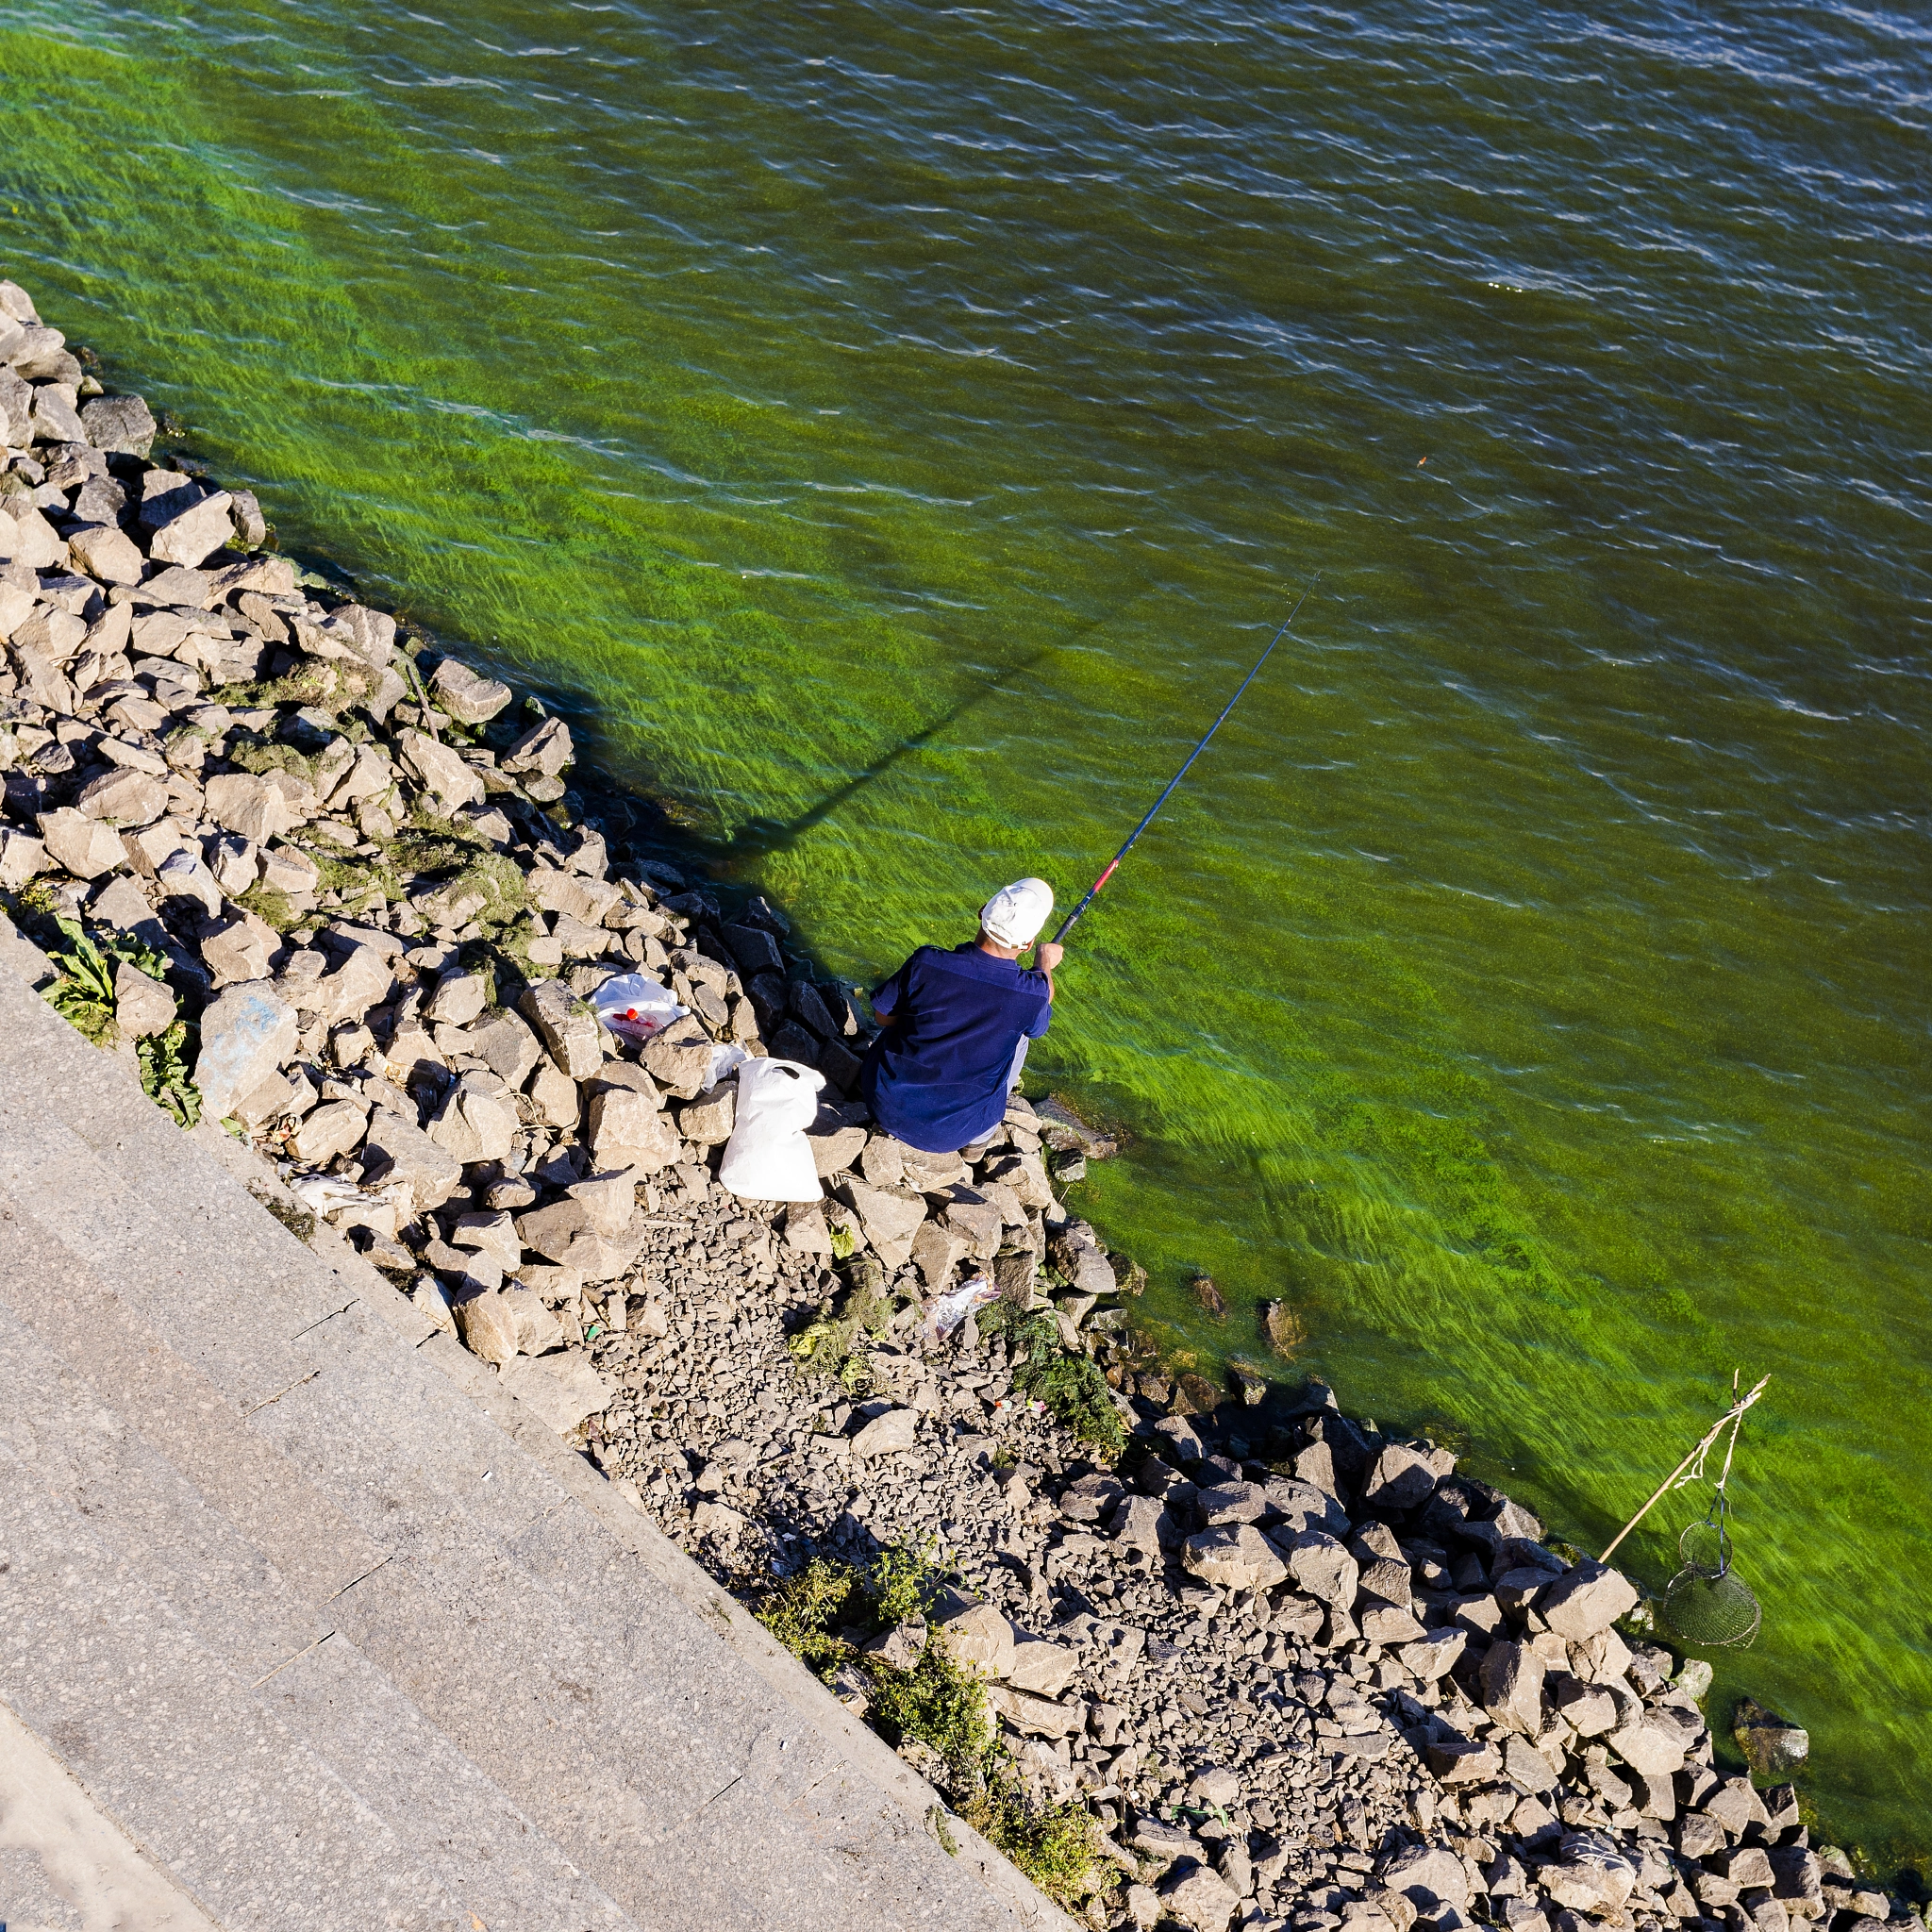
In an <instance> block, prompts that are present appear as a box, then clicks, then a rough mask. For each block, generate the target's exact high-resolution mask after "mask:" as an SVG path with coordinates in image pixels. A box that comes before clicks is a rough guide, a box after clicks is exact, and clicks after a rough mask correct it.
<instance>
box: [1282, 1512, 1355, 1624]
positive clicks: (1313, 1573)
mask: <svg viewBox="0 0 1932 1932" xmlns="http://www.w3.org/2000/svg"><path fill="white" fill-rule="evenodd" d="M1281 1541H1283V1539H1281V1538H1279V1537H1277V1538H1276V1543H1277V1546H1278V1545H1279V1544H1280V1543H1281ZM1287 1555H1288V1567H1289V1572H1290V1574H1291V1575H1292V1576H1293V1577H1294V1580H1295V1587H1296V1588H1297V1589H1298V1590H1301V1591H1306V1592H1307V1594H1308V1595H1309V1596H1312V1597H1319V1598H1320V1599H1321V1600H1322V1601H1323V1602H1324V1604H1329V1605H1332V1606H1333V1607H1335V1608H1336V1609H1338V1610H1347V1609H1349V1608H1350V1607H1352V1606H1353V1605H1354V1603H1355V1597H1356V1588H1357V1581H1358V1579H1359V1577H1360V1574H1361V1572H1360V1568H1359V1566H1358V1565H1357V1562H1356V1559H1355V1558H1354V1557H1351V1556H1350V1555H1349V1553H1348V1551H1347V1549H1346V1548H1345V1547H1344V1546H1343V1545H1342V1544H1341V1543H1340V1542H1338V1541H1336V1540H1335V1539H1334V1538H1333V1537H1332V1536H1330V1535H1329V1534H1328V1532H1327V1531H1326V1530H1323V1529H1305V1530H1303V1531H1302V1533H1301V1534H1300V1535H1299V1536H1297V1537H1295V1538H1294V1539H1293V1540H1292V1541H1290V1542H1289V1543H1288V1549H1287Z"/></svg>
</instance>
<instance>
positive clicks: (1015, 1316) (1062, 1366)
mask: <svg viewBox="0 0 1932 1932" xmlns="http://www.w3.org/2000/svg"><path fill="white" fill-rule="evenodd" d="M977 1318H978V1323H979V1330H980V1333H981V1334H982V1335H986V1334H999V1333H1001V1332H1002V1331H1004V1332H1005V1334H1006V1337H1007V1346H1008V1350H1009V1351H1010V1353H1011V1356H1012V1359H1013V1361H1014V1368H1013V1387H1014V1388H1015V1389H1017V1390H1018V1391H1020V1392H1021V1394H1023V1395H1026V1396H1030V1397H1031V1398H1032V1399H1033V1400H1034V1401H1036V1402H1043V1403H1045V1404H1046V1406H1047V1407H1048V1408H1049V1409H1051V1410H1052V1411H1053V1413H1054V1415H1055V1416H1056V1417H1057V1418H1058V1421H1059V1422H1060V1423H1061V1424H1062V1425H1063V1426H1064V1427H1065V1428H1066V1429H1068V1430H1069V1431H1070V1432H1071V1433H1072V1435H1073V1436H1074V1439H1075V1440H1076V1441H1082V1442H1090V1443H1091V1444H1092V1445H1093V1446H1094V1447H1095V1448H1096V1449H1099V1450H1100V1451H1102V1452H1103V1453H1104V1454H1105V1455H1107V1456H1109V1457H1115V1456H1118V1455H1120V1453H1121V1451H1122V1450H1123V1449H1124V1448H1125V1447H1126V1443H1127V1436H1126V1430H1125V1428H1124V1426H1123V1425H1122V1423H1121V1418H1120V1411H1119V1410H1118V1409H1116V1408H1115V1407H1114V1406H1113V1393H1112V1391H1110V1390H1109V1389H1108V1386H1107V1377H1106V1376H1105V1375H1103V1374H1101V1373H1100V1370H1099V1368H1098V1367H1097V1366H1096V1365H1095V1364H1094V1363H1093V1362H1092V1361H1091V1360H1090V1359H1089V1358H1088V1357H1086V1356H1084V1355H1080V1354H1078V1353H1076V1352H1075V1351H1074V1350H1073V1349H1071V1348H1069V1347H1068V1346H1067V1345H1066V1344H1065V1343H1064V1342H1063V1341H1061V1340H1060V1331H1059V1323H1058V1319H1057V1318H1056V1317H1055V1315H1054V1313H1053V1310H1052V1309H1050V1308H1041V1309H1039V1310H1037V1311H1036V1312H1035V1313H1033V1314H1030V1315H1029V1314H1026V1313H1024V1312H1023V1311H1022V1310H1021V1309H1019V1308H1017V1307H1014V1306H1013V1304H1012V1303H1011V1302H1008V1301H995V1302H992V1303H991V1304H990V1305H989V1306H988V1307H985V1308H982V1309H980V1310H978V1311H977ZM1022 1357H1024V1359H1022Z"/></svg>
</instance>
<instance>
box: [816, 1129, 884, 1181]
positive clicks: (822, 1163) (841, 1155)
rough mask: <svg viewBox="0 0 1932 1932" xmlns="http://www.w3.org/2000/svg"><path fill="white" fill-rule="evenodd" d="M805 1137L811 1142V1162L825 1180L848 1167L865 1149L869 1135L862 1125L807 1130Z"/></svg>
mask: <svg viewBox="0 0 1932 1932" xmlns="http://www.w3.org/2000/svg"><path fill="white" fill-rule="evenodd" d="M805 1138H806V1139H807V1141H809V1142H810V1143H811V1158H812V1164H813V1165H814V1166H815V1167H816V1168H817V1169H818V1171H819V1178H820V1179H821V1180H826V1179H829V1178H830V1177H831V1176H832V1175H833V1174H841V1173H842V1172H843V1171H844V1170H845V1169H846V1168H848V1167H850V1166H851V1165H852V1163H853V1162H854V1161H855V1160H857V1159H858V1157H859V1155H860V1154H862V1153H863V1152H864V1151H865V1143H866V1141H868V1140H869V1139H870V1138H871V1136H870V1135H868V1134H867V1132H866V1130H865V1129H864V1128H863V1127H833V1128H830V1129H829V1130H825V1131H818V1130H808V1132H807V1134H806V1137H805Z"/></svg>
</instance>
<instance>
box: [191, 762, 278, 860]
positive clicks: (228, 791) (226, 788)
mask: <svg viewBox="0 0 1932 1932" xmlns="http://www.w3.org/2000/svg"><path fill="white" fill-rule="evenodd" d="M204 790H205V792H206V796H207V800H208V817H209V818H211V819H212V820H214V822H215V824H218V825H220V826H221V827H222V829H223V830H224V831H228V832H237V833H240V834H241V836H242V838H244V839H252V840H254V841H255V842H256V843H257V844H258V845H266V844H267V843H268V841H270V840H271V839H279V838H282V837H284V836H285V835H286V834H288V833H290V832H292V831H293V830H294V829H295V814H294V812H293V811H292V810H291V808H290V806H289V800H288V798H287V796H286V794H285V793H284V792H283V791H282V790H281V788H280V787H279V786H275V785H271V784H270V783H269V781H268V780H267V779H266V778H264V777H261V776H259V775H258V774H256V773H254V772H224V773H221V774H218V775H217V776H215V777H212V778H210V779H209V780H208V784H207V786H206V787H205V788H204Z"/></svg>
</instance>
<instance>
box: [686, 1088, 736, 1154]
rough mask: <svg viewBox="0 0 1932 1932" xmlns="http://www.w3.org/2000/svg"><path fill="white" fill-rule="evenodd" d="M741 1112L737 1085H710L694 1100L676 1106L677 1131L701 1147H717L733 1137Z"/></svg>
mask: <svg viewBox="0 0 1932 1932" xmlns="http://www.w3.org/2000/svg"><path fill="white" fill-rule="evenodd" d="M737 1116H738V1089H737V1088H736V1087H726V1086H722V1085H721V1086H717V1087H708V1088H707V1089H706V1090H705V1091H703V1092H702V1093H700V1094H699V1095H698V1097H697V1098H696V1099H695V1100H692V1101H688V1102H687V1103H686V1104H685V1105H684V1106H683V1107H681V1108H678V1110H677V1131H678V1132H679V1133H680V1134H682V1135H683V1136H684V1138H685V1139H686V1140H687V1141H692V1142H694V1143H695V1144H696V1145H698V1146H700V1147H715V1146H717V1145H718V1144H719V1143H720V1142H721V1141H728V1140H730V1138H731V1128H732V1124H733V1123H734V1122H735V1121H736V1119H737Z"/></svg>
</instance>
